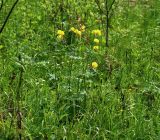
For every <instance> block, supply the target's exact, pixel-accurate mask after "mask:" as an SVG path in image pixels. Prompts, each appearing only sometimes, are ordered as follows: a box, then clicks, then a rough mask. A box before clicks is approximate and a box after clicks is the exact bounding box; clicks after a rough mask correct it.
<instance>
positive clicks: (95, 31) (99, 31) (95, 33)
mask: <svg viewBox="0 0 160 140" xmlns="http://www.w3.org/2000/svg"><path fill="white" fill-rule="evenodd" d="M92 34H94V35H98V36H101V35H102V32H101V30H93V31H92Z"/></svg>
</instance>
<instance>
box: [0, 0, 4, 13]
mask: <svg viewBox="0 0 160 140" xmlns="http://www.w3.org/2000/svg"><path fill="white" fill-rule="evenodd" d="M2 7H3V0H2V2H1V6H0V11H1V9H2Z"/></svg>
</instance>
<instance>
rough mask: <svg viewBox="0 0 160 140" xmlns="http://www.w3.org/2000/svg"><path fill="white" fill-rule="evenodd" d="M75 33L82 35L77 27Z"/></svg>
mask: <svg viewBox="0 0 160 140" xmlns="http://www.w3.org/2000/svg"><path fill="white" fill-rule="evenodd" d="M74 33H75V34H77V35H78V36H81V35H82V32H81V31H79V30H78V29H76V30H75V32H74Z"/></svg>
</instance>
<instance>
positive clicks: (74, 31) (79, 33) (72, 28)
mask: <svg viewBox="0 0 160 140" xmlns="http://www.w3.org/2000/svg"><path fill="white" fill-rule="evenodd" d="M70 31H72V32H73V33H75V34H76V35H77V36H79V37H81V35H82V32H81V31H80V30H78V29H76V28H74V27H71V28H70Z"/></svg>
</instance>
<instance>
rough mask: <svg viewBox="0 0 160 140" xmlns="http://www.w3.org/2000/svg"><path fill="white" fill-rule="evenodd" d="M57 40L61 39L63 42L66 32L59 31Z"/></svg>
mask: <svg viewBox="0 0 160 140" xmlns="http://www.w3.org/2000/svg"><path fill="white" fill-rule="evenodd" d="M57 35H58V36H57V38H58V39H59V40H62V39H63V37H64V35H65V33H64V31H62V30H58V31H57Z"/></svg>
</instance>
